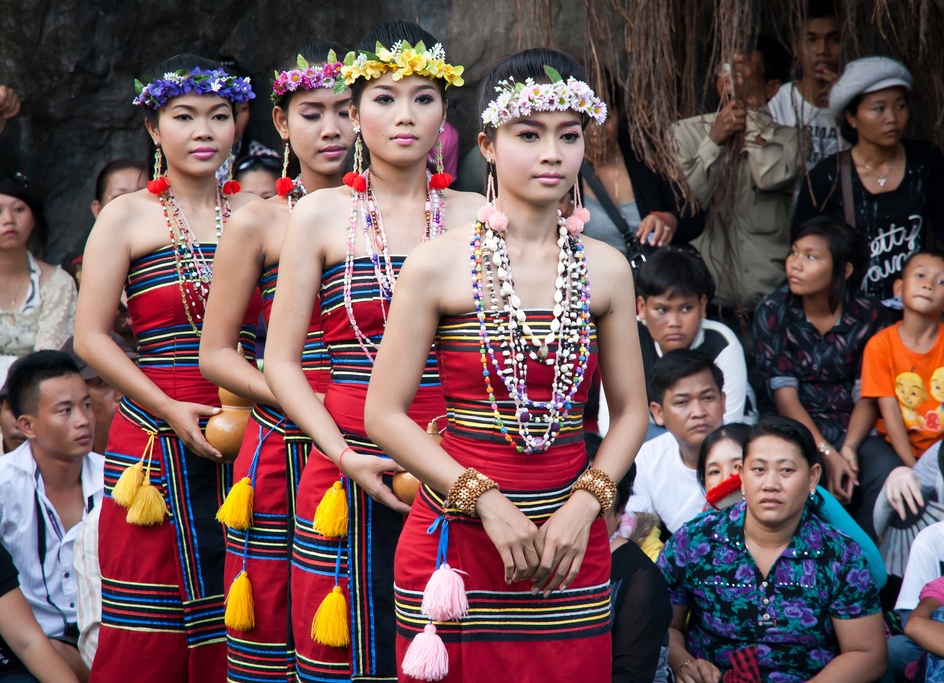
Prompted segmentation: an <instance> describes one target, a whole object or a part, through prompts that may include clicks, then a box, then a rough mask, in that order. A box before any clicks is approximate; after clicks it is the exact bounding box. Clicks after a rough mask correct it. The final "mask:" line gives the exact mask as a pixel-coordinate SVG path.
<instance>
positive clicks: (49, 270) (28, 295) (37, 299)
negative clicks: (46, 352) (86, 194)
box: [0, 174, 76, 382]
mask: <svg viewBox="0 0 944 683" xmlns="http://www.w3.org/2000/svg"><path fill="white" fill-rule="evenodd" d="M45 227H46V224H45V222H44V221H43V217H42V205H41V204H40V203H39V201H38V200H37V199H36V197H35V196H33V195H32V194H31V193H30V191H29V189H28V187H27V185H26V178H25V177H23V176H22V175H20V174H17V175H16V176H15V177H12V178H9V177H7V178H0V382H2V381H3V379H4V378H5V377H6V376H7V370H8V369H9V367H10V366H11V365H12V364H13V361H15V360H16V359H17V358H19V357H20V356H25V355H26V354H28V353H32V352H33V351H39V350H41V349H55V350H58V349H60V348H62V345H63V344H64V343H65V341H66V339H68V338H69V337H70V336H72V321H73V320H74V318H75V298H76V290H75V282H73V280H72V278H71V277H69V275H68V274H67V273H66V272H65V271H64V270H63V269H62V268H59V267H58V266H52V265H49V264H48V263H44V262H43V261H40V260H39V259H37V258H36V257H35V256H34V255H33V254H34V252H35V251H36V250H37V249H38V248H39V247H40V246H42V242H43V238H44V237H45Z"/></svg>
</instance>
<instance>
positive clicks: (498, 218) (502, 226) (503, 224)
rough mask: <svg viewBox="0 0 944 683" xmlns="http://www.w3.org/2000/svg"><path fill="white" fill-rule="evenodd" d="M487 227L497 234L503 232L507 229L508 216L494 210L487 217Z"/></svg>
mask: <svg viewBox="0 0 944 683" xmlns="http://www.w3.org/2000/svg"><path fill="white" fill-rule="evenodd" d="M488 227H490V228H491V229H492V230H494V231H495V232H497V233H503V232H505V230H507V229H508V216H506V215H505V214H503V213H502V212H501V211H498V210H496V211H495V212H494V213H493V214H492V215H491V216H489V217H488Z"/></svg>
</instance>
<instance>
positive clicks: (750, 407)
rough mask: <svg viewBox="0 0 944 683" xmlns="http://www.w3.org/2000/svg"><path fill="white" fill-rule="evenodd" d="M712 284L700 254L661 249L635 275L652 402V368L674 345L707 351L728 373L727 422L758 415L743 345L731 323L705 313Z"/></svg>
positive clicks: (638, 316) (675, 249) (726, 389)
mask: <svg viewBox="0 0 944 683" xmlns="http://www.w3.org/2000/svg"><path fill="white" fill-rule="evenodd" d="M713 290H714V283H713V281H712V278H711V273H710V272H709V271H708V267H707V266H706V265H705V262H704V261H703V260H702V259H701V257H700V256H698V255H697V254H695V253H694V252H692V251H688V250H686V249H679V248H677V247H671V246H670V247H663V248H661V249H659V250H658V251H656V252H655V253H654V254H653V255H652V256H650V257H649V259H648V260H647V261H646V262H645V263H644V264H642V266H641V267H640V268H639V272H638V275H637V279H636V292H637V296H636V315H637V318H638V321H639V322H638V327H639V346H640V349H641V350H642V360H643V367H644V369H645V373H646V390H647V392H648V394H649V401H650V402H651V401H655V400H656V397H655V396H654V395H653V389H652V372H653V368H654V366H655V364H656V361H657V360H658V359H659V358H661V357H662V355H663V354H664V353H666V352H668V351H672V350H673V349H697V350H699V351H702V352H704V353H705V354H707V355H708V356H709V357H710V358H711V360H712V361H714V363H715V365H717V366H718V367H719V368H720V369H721V372H722V373H723V375H724V386H723V387H722V389H723V390H724V394H725V396H726V397H727V402H726V406H727V409H726V411H725V414H724V421H725V422H738V421H741V420H743V419H744V417H745V413H746V414H747V416H748V420H749V421H753V419H752V418H755V417H756V414H755V411H754V408H755V406H756V401H755V400H754V392H753V390H752V389H751V387H750V385H749V384H748V381H747V362H746V360H745V357H744V348H743V347H742V346H741V342H740V341H738V338H737V335H735V334H734V332H733V331H732V330H731V328H730V327H728V326H727V325H724V324H722V323H720V322H716V321H714V320H709V319H707V318H706V317H705V310H706V308H707V306H708V299H709V298H710V297H711V294H712V292H713Z"/></svg>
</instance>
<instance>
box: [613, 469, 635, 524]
mask: <svg viewBox="0 0 944 683" xmlns="http://www.w3.org/2000/svg"><path fill="white" fill-rule="evenodd" d="M635 481H636V463H633V464H632V465H630V466H629V471H628V472H627V473H626V476H624V477H623V478H622V479H620V480H619V483H617V484H616V496H615V497H614V498H613V509H614V510H616V513H617V514H622V512H623V509H624V508H625V507H626V503H628V502H629V497H630V496H631V495H633V482H635Z"/></svg>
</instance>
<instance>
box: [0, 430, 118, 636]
mask: <svg viewBox="0 0 944 683" xmlns="http://www.w3.org/2000/svg"><path fill="white" fill-rule="evenodd" d="M104 467H105V459H104V457H102V456H101V455H98V454H97V453H89V454H87V455H86V456H84V458H83V462H82V497H83V498H84V499H85V512H83V514H82V519H83V521H84V520H85V518H86V517H87V516H88V513H89V511H90V510H91V509H93V508H95V507H98V506H99V505H100V504H101V501H102V493H103V490H104ZM37 500H38V501H39V510H40V511H41V513H42V514H43V515H44V518H45V526H46V562H45V566H44V567H42V566H40V563H39V547H38V544H37V541H38V533H39V529H40V525H39V520H38V518H37ZM81 529H82V523H79V524H76V525H75V526H74V527H72V528H71V529H64V528H63V526H62V521H61V520H60V519H59V514H58V513H57V512H56V509H55V508H54V507H53V505H52V503H50V502H49V499H48V498H46V487H45V485H44V484H43V478H42V476H40V473H39V468H38V467H37V466H36V461H35V460H33V451H32V449H31V447H30V442H29V441H26V442H25V443H23V444H22V445H21V446H19V447H18V448H16V449H14V450H13V451H11V452H10V453H9V454H7V455H4V456H0V542H2V543H3V545H4V547H5V548H6V549H7V551H8V552H9V553H10V555H12V556H13V562H14V564H16V568H17V571H19V574H20V589H21V590H22V591H23V594H24V595H25V596H26V600H27V602H28V603H29V605H30V607H31V608H32V610H33V614H34V615H35V616H36V621H38V622H39V625H40V626H41V627H42V629H43V631H44V632H45V633H46V635H47V636H51V637H56V636H61V635H62V634H63V633H64V632H65V623H64V619H65V620H67V621H69V622H71V623H75V621H76V601H77V586H76V579H75V569H74V568H73V566H72V549H73V545H74V543H75V539H76V537H77V536H78V535H79V532H80V531H81ZM44 575H45V581H44ZM47 587H48V589H49V599H50V600H51V601H52V603H53V604H52V605H50V604H49V601H47V598H46V589H47ZM53 605H55V606H53ZM57 608H58V609H57ZM60 612H61V614H60Z"/></svg>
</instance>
